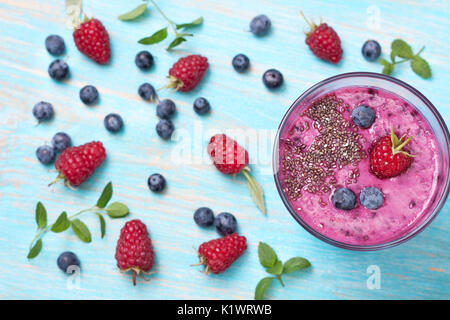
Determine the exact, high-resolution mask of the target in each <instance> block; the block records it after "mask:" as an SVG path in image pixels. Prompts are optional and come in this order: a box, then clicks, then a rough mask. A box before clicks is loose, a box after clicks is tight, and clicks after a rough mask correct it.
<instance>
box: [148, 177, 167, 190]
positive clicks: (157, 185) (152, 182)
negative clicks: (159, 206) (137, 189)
mask: <svg viewBox="0 0 450 320" xmlns="http://www.w3.org/2000/svg"><path fill="white" fill-rule="evenodd" d="M147 184H148V187H149V188H150V190H152V191H153V192H161V191H163V190H164V188H165V187H166V179H164V177H163V176H162V175H160V174H159V173H154V174H152V175H151V176H150V177H148V180H147Z"/></svg>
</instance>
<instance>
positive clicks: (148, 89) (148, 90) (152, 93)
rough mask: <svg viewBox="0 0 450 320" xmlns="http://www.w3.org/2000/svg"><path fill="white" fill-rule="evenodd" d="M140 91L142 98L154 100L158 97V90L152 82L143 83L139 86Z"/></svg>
mask: <svg viewBox="0 0 450 320" xmlns="http://www.w3.org/2000/svg"><path fill="white" fill-rule="evenodd" d="M138 93H139V95H140V96H141V98H142V99H144V100H147V101H153V100H155V99H156V90H155V88H153V86H152V85H151V84H150V83H143V84H141V85H140V86H139V89H138Z"/></svg>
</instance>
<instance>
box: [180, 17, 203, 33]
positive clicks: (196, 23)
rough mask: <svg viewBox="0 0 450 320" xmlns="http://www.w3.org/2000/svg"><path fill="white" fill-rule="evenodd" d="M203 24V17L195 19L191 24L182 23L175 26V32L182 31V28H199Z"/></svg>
mask: <svg viewBox="0 0 450 320" xmlns="http://www.w3.org/2000/svg"><path fill="white" fill-rule="evenodd" d="M202 23H203V17H200V18H197V19H195V20H194V21H192V22H189V23H182V24H177V25H176V26H177V30H178V29H182V28H192V27H196V26H199V25H201V24H202Z"/></svg>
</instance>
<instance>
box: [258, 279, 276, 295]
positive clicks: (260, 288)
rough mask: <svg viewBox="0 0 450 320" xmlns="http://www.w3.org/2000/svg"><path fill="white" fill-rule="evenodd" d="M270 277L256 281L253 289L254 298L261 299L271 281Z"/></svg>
mask: <svg viewBox="0 0 450 320" xmlns="http://www.w3.org/2000/svg"><path fill="white" fill-rule="evenodd" d="M272 279H273V278H272V277H265V278H262V279H261V280H260V281H259V282H258V284H257V285H256V289H255V300H261V299H262V298H264V294H265V292H266V290H267V288H268V287H269V286H270V284H271V283H272Z"/></svg>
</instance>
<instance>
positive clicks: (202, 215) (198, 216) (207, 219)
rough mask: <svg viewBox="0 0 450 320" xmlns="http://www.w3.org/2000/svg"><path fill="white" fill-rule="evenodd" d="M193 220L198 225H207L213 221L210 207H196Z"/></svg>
mask: <svg viewBox="0 0 450 320" xmlns="http://www.w3.org/2000/svg"><path fill="white" fill-rule="evenodd" d="M194 221H195V223H196V224H197V225H199V226H200V227H209V226H211V225H212V224H213V223H214V212H212V210H211V209H210V208H206V207H201V208H198V209H197V210H195V213H194Z"/></svg>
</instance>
